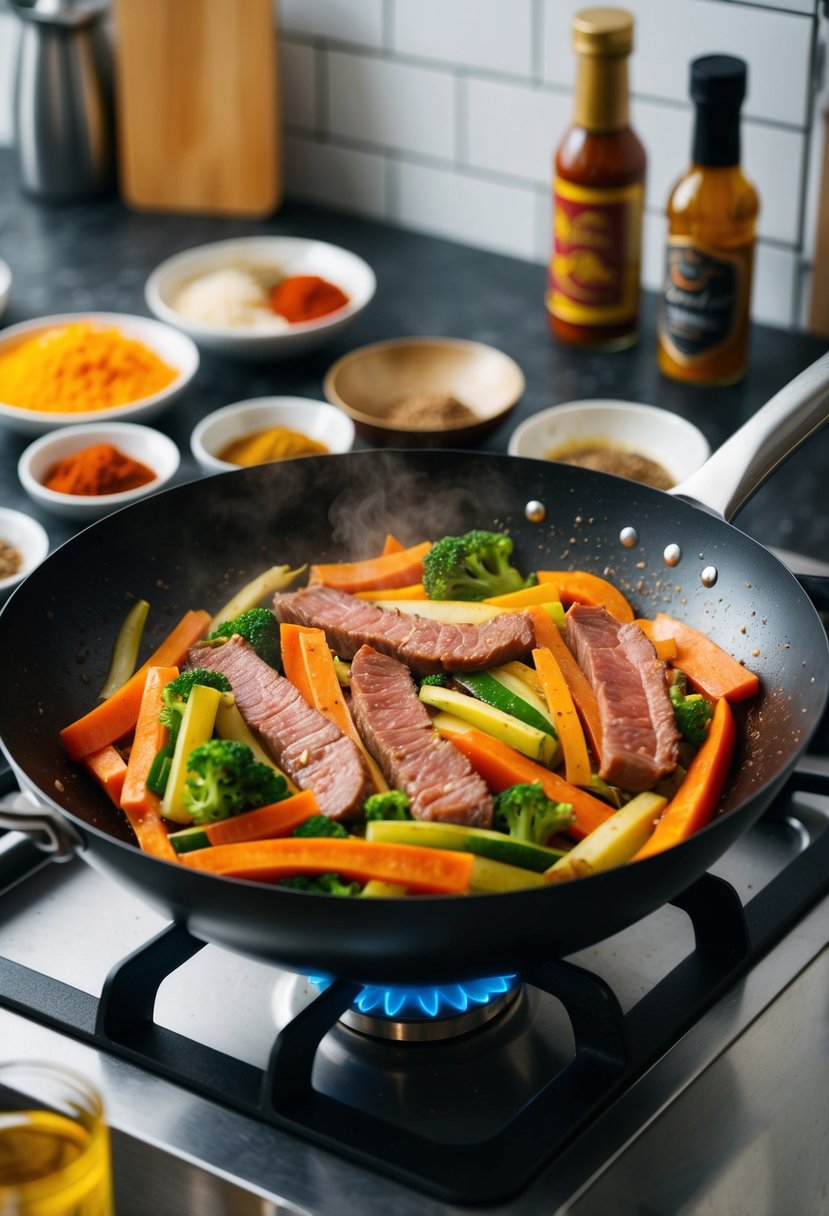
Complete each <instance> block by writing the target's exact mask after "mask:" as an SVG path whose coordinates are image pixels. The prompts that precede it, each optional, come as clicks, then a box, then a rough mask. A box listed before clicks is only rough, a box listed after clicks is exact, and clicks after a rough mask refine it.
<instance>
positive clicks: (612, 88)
mask: <svg viewBox="0 0 829 1216" xmlns="http://www.w3.org/2000/svg"><path fill="white" fill-rule="evenodd" d="M572 31H573V50H574V51H575V53H576V55H577V57H578V65H577V74H576V90H575V99H574V111H573V123H572V126H571V127H570V128H569V129H568V130H567V132H566V133H565V135H564V138H563V140H562V142H561V144H560V146H559V148H558V151H557V152H556V158H555V180H554V183H553V254H552V258H551V261H550V273H549V285H548V291H547V311H548V316H549V324H550V328H551V330H552V332H553V334H554V335H555V337H556V338H557V339H558V340H559V341H561V342H564V343H566V344H568V345H570V346H578V347H584V348H588V349H591V350H621V349H623V348H624V347H626V346H632V345H633V343H634V342H635V341H636V338H637V331H638V319H639V276H640V262H641V245H642V209H643V202H644V183H645V167H646V156H645V150H644V148H643V147H642V144H641V143H640V142H639V139H638V138H637V136H636V135H635V133H634V132H633V130H632V129H631V127H630V121H629V92H628V56H629V55H630V53H631V51H632V49H633V17H632V16H631V14H630V13H628V12H626V11H625V10H624V9H618V8H589V9H583V10H582V11H581V12H578V13H576V14H575V16H574V17H573V25H572Z"/></svg>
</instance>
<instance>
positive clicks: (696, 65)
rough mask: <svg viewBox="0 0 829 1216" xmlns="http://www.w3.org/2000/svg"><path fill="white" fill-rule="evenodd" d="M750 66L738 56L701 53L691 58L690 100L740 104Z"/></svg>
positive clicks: (726, 104)
mask: <svg viewBox="0 0 829 1216" xmlns="http://www.w3.org/2000/svg"><path fill="white" fill-rule="evenodd" d="M747 79H748V67H747V65H746V63H745V60H743V59H738V58H737V56H736V55H702V56H701V57H700V58H699V59H692V60H691V100H692V101H694V102H696V103H697V104H701V105H709V106H710V105H715V106H716V105H724V106H737V107H739V106H740V105H741V103H742V101H743V98H744V97H745V95H746V82H747Z"/></svg>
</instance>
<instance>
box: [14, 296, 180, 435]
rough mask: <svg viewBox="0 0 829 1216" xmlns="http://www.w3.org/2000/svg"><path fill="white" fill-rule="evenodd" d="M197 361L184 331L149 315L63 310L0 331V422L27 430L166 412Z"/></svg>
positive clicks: (37, 431) (41, 431)
mask: <svg viewBox="0 0 829 1216" xmlns="http://www.w3.org/2000/svg"><path fill="white" fill-rule="evenodd" d="M198 366H199V352H198V347H197V346H196V344H195V343H194V342H193V341H192V339H191V338H189V337H188V336H187V335H186V334H183V333H180V332H179V331H178V330H176V329H173V328H172V327H171V326H169V325H164V324H163V323H162V322H160V321H153V320H151V319H150V318H149V317H135V316H130V315H128V314H125V313H108V312H99V313H63V314H60V315H58V316H51V317H40V318H38V319H36V320H33V321H23V322H21V323H20V324H19V325H12V326H10V327H9V328H8V329H5V330H3V332H2V334H1V335H0V423H2V424H5V425H6V426H8V427H10V428H12V429H13V430H17V431H21V432H23V433H24V434H28V435H43V434H45V433H46V432H47V431H51V430H54V429H55V428H56V427H62V426H67V425H70V424H71V425H76V424H83V423H91V422H95V423H99V422H105V421H109V420H118V421H122V420H123V421H127V420H128V419H129V420H130V421H135V420H136V419H138V418H140V419H141V421H142V422H143V421H145V420H146V419H148V418H151V417H154V416H155V415H157V414H159V413H161V411H162V410H164V409H166V408H167V407H168V406H169V405H170V404H171V403H172V401H173V400H174V399H175V398H176V397H177V396H178V395H179V393H181V392H182V391H183V390H184V388H185V387H186V386H187V385H188V384H189V383H190V381H191V380H192V378H193V376H194V375H195V374H196V370H197V369H198Z"/></svg>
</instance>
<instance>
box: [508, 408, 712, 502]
mask: <svg viewBox="0 0 829 1216" xmlns="http://www.w3.org/2000/svg"><path fill="white" fill-rule="evenodd" d="M577 446H578V447H592V446H598V447H607V448H610V449H616V450H617V451H623V452H630V453H636V454H638V455H640V456H645V457H646V458H647V459H649V460H653V461H655V462H656V463H657V464H658V465H661V466H662V468H663V469H664V470H665V472H666V473H667V474H668V476H669V477H670V479H671V481H672V482H673V483H674V485H676V484H678V483H679V482H681V481H684V480H685V478H686V477H690V475H691V474H692V473H694V472H696V470H697V469H698V468H699V467H700V465H702V464H704V463H705V461H706V460H707V459H708V457H709V456H710V455H711V447H710V445H709V443H708V440H707V439H706V438H705V436H704V435H703V433H702V432H701V431H700V430H699V429H698V428H697V427H695V426H694V425H693V423H691V422H688V421H687V420H686V419H685V418H682V417H680V415H679V414H673V413H671V412H670V411H669V410H663V409H659V408H658V407H656V406H653V405H639V404H637V403H636V402H634V401H592V400H591V401H569V402H567V403H566V404H565V405H554V406H552V407H551V408H550V409H547V410H541V411H540V412H539V413H537V414H533V415H532V417H530V418H527V419H526V420H525V421H524V422H522V423H521V424H520V425H519V426H517V427H516V428H515V430H514V431H513V433H512V435H511V436H510V439H509V445H508V448H507V451H508V452H509V454H510V455H511V456H527V457H531V458H535V459H541V460H543V459H553V458H554V457H550V456H548V453H550V452H554V453H559V452H560V453H561V456H559V457H558V458H559V459H562V458H564V456H565V455H566V451H567V450H568V449H569V450H573V449H574V448H575V447H577Z"/></svg>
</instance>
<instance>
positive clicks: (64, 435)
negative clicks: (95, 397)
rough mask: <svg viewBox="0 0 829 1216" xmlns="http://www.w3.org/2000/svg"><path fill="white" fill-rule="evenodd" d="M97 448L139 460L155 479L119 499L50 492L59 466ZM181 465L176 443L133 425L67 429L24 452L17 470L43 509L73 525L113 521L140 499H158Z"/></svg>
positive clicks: (25, 485)
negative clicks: (48, 481) (48, 480)
mask: <svg viewBox="0 0 829 1216" xmlns="http://www.w3.org/2000/svg"><path fill="white" fill-rule="evenodd" d="M95 443H111V444H113V445H114V446H115V447H117V448H118V449H119V450H120V451H122V452H124V454H125V455H127V456H131V457H132V458H133V460H140V461H141V463H142V464H146V465H147V466H148V467H149V468H151V469H154V470H155V473H156V476H155V478H154V479H153V480H152V481H148V482H147V483H146V484H145V485H143V486H137V487H136V488H135V489H134V490H124V491H122V492H121V493H120V494H61V493H59V492H58V491H56V490H47V488H46V486H44V484H43V479H44V478H45V477H46V475H47V473H48V472H49V470H50V469H51V468H52V466H53V465H54V464H55V463H56V462H57V461H58V460H62V459H64V457H66V456H71V455H72V454H73V452H79V451H81V450H82V449H83V448H88V447H91V446H92V445H93V444H95ZM180 459H181V454H180V452H179V450H178V448H177V447H176V445H175V444H174V443H173V441H172V439H169V438H168V437H167V436H166V435H163V434H162V433H161V431H156V430H154V429H153V428H152V427H148V426H139V425H138V424H137V423H134V422H107V423H100V424H89V425H87V426H67V427H63V428H62V429H61V430H59V431H52V433H51V434H49V435H43V436H42V437H41V438H40V439H36V440H35V441H34V443H30V444H29V446H28V447H27V448H26V450H25V451H24V452H23V454H22V455H21V457H20V460H19V461H18V464H17V473H18V476H19V478H20V482H21V485H22V486H23V489H24V490H25V491H26V493H27V494H28V495H29V497H30V498H32V499H33V500H34V501H35V502H37V503H40V505H41V506H43V507H46V508H47V509H48V510H49V511H53V512H54V513H55V514H56V515H63V516H66V517H67V518H69V519H76V520H82V519H84V520H92V519H100V518H101V517H102V516H104V515H109V513H110V512H111V511H117V510H118V509H119V507H125V506H126V505H127V504H128V503H131V502H135V501H136V499H139V498H146V497H147V496H148V495H150V494H155V493H156V491H157V490H160V489H161V488H162V487H163V486H165V485H166V484H167V483H168V482H169V481H170V479H171V478H172V477H174V476H175V474H176V472H177V471H178V466H179V462H180Z"/></svg>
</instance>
